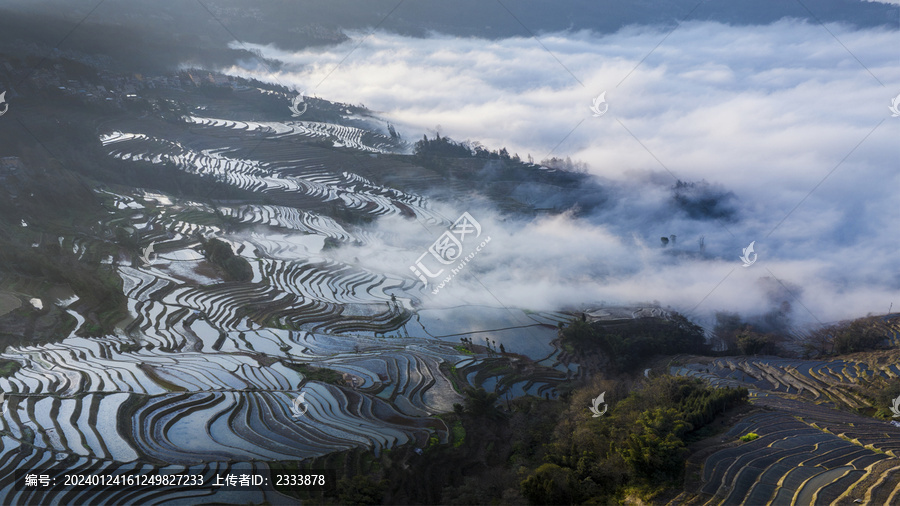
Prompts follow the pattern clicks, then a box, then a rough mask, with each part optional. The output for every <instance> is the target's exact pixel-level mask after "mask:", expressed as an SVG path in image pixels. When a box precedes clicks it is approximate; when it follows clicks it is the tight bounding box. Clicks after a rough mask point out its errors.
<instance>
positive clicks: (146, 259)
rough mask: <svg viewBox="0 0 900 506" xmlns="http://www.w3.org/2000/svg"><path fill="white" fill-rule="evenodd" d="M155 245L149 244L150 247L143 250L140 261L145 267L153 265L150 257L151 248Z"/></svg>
mask: <svg viewBox="0 0 900 506" xmlns="http://www.w3.org/2000/svg"><path fill="white" fill-rule="evenodd" d="M155 244H156V242H155V241H154V242H151V243H150V246H147V247H146V248H144V252H143V254H142V255H141V260H142V261H143V262H144V264H145V265H153V261H152V260H150V255H152V254H153V248H154V245H155Z"/></svg>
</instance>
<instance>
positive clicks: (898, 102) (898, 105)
mask: <svg viewBox="0 0 900 506" xmlns="http://www.w3.org/2000/svg"><path fill="white" fill-rule="evenodd" d="M2 96H3V95H0V97H2ZM888 109H890V111H891V112H892V113H893V114H891V117H892V118H897V117H900V95H897V96H896V97H894V99H893V100H891V106H890V107H888Z"/></svg>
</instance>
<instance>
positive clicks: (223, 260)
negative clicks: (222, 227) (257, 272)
mask: <svg viewBox="0 0 900 506" xmlns="http://www.w3.org/2000/svg"><path fill="white" fill-rule="evenodd" d="M201 242H202V243H203V255H204V256H205V257H206V259H207V260H209V261H210V262H212V263H213V264H214V265H216V266H217V267H219V268H220V269H222V270H223V271H224V272H225V276H226V277H227V278H228V279H231V280H233V281H250V280H251V279H253V268H252V267H250V262H248V261H247V259H245V258H242V257H240V256H237V255H235V254H234V251H232V249H231V245H230V244H228V243H227V242H225V241H221V240H219V239H209V240H206V239H203V238H201Z"/></svg>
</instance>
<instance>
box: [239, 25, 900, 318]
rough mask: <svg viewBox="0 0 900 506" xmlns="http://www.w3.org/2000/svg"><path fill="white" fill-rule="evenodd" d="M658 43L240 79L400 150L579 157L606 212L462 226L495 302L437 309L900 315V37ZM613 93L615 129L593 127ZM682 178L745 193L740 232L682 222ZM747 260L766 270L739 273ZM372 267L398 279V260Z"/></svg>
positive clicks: (764, 29)
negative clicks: (410, 146) (355, 124)
mask: <svg viewBox="0 0 900 506" xmlns="http://www.w3.org/2000/svg"><path fill="white" fill-rule="evenodd" d="M829 31H830V32H831V34H830V33H829ZM832 34H833V35H832ZM665 36H666V32H664V31H660V30H657V29H653V28H647V27H632V28H629V29H625V30H622V31H620V32H618V33H616V34H612V35H595V34H591V33H587V32H579V33H556V34H544V35H542V36H541V37H540V43H538V42H537V41H536V40H535V39H533V38H512V39H504V40H499V41H484V40H480V39H474V38H470V39H457V38H451V37H447V36H442V35H440V34H434V35H433V36H432V37H430V38H428V39H424V40H422V39H412V38H406V37H402V36H398V35H393V34H388V33H380V32H379V33H376V34H374V35H372V36H369V37H366V34H365V33H353V34H352V40H351V41H350V42H348V43H346V44H342V45H339V46H335V47H331V48H328V49H316V50H309V51H303V52H299V53H286V52H282V51H280V50H278V49H277V48H273V47H263V46H256V47H255V48H256V49H259V50H260V51H261V52H262V54H263V55H264V56H265V57H267V58H274V59H277V60H280V61H282V62H284V63H285V65H284V69H283V71H282V72H281V73H279V74H277V75H275V76H270V75H268V74H267V73H265V72H264V71H262V69H261V68H258V67H256V66H255V64H254V62H246V64H245V65H244V66H243V67H241V68H232V69H229V72H231V73H234V74H240V75H245V76H253V77H257V78H260V79H262V80H269V81H272V82H278V83H281V84H285V85H288V86H294V87H295V88H296V89H297V90H301V91H302V90H305V91H306V92H307V94H316V95H318V96H319V97H320V98H326V99H329V100H335V101H342V102H349V103H353V104H360V103H362V104H365V105H366V106H367V107H369V108H370V109H373V110H377V111H380V112H381V113H382V114H383V116H384V117H385V118H387V119H389V120H390V121H391V122H393V123H394V124H395V125H398V130H400V132H401V133H403V134H404V136H405V137H406V138H413V139H414V138H417V137H421V134H422V133H423V132H431V133H433V132H434V130H435V128H436V127H437V126H438V125H440V127H439V128H440V132H441V134H442V135H448V136H450V137H452V138H454V139H458V140H464V139H472V140H478V141H480V142H482V143H484V144H485V145H487V146H489V147H491V148H499V147H503V146H506V147H507V148H509V150H510V152H511V153H519V154H520V155H521V156H522V157H524V156H525V155H526V154H528V153H530V154H532V155H533V156H534V157H535V159H538V160H540V159H541V158H543V157H545V156H546V155H547V154H549V153H550V152H551V150H552V154H553V155H555V156H563V157H565V156H571V157H572V158H573V159H578V160H583V161H585V162H587V163H589V164H590V167H591V172H592V173H594V174H597V175H598V176H601V177H602V178H605V179H606V180H607V184H608V187H609V188H610V191H611V192H612V194H613V195H614V199H613V201H612V203H611V205H610V206H609V207H608V208H606V209H604V210H602V211H599V212H598V213H597V214H596V215H594V216H591V217H588V218H583V219H580V220H576V219H574V218H571V217H567V216H560V217H555V218H548V219H545V220H538V221H535V222H533V223H529V224H518V225H515V227H521V228H520V229H517V230H515V233H513V232H514V230H513V229H514V228H515V227H513V226H511V225H510V224H509V223H499V222H496V223H495V222H493V220H494V218H493V216H492V214H493V213H492V212H491V210H490V209H487V208H484V209H477V210H470V211H471V212H472V213H473V215H476V216H480V217H481V219H482V220H483V221H484V222H485V227H486V228H485V229H486V230H490V231H491V235H492V239H493V241H492V243H491V245H490V248H488V249H487V250H486V251H484V252H482V253H481V254H480V255H479V257H478V259H477V261H475V262H473V264H472V265H473V266H474V268H473V269H472V270H473V271H476V272H479V271H480V273H479V274H478V277H479V279H480V281H481V284H483V285H484V286H485V287H488V288H489V290H490V291H491V292H492V293H493V295H484V291H485V290H484V288H483V287H482V286H480V284H479V283H475V282H470V283H467V282H466V280H465V279H463V278H461V279H457V280H454V281H453V283H452V285H453V289H452V290H447V295H443V294H442V295H441V297H446V298H447V299H445V300H450V299H449V298H450V297H452V296H453V295H452V293H453V292H454V291H455V293H456V294H457V296H464V298H466V299H467V300H468V299H471V298H477V297H479V295H478V294H479V293H482V295H484V297H483V298H484V299H485V301H488V302H489V301H490V300H492V299H493V297H494V296H496V297H497V298H499V299H501V300H502V302H503V303H504V304H507V305H517V306H529V307H539V306H543V307H546V306H553V305H559V304H578V303H581V302H586V301H591V300H605V301H607V302H613V301H619V302H627V301H641V300H645V301H649V300H658V301H660V302H662V303H663V304H671V305H673V306H674V307H676V308H678V309H681V310H688V309H691V308H693V307H694V306H695V305H696V304H698V303H700V301H701V300H703V299H704V297H707V296H708V298H706V300H705V301H704V302H703V304H702V305H701V307H700V308H699V309H698V311H702V310H712V309H734V310H742V311H748V312H753V311H763V310H765V309H767V308H768V307H770V305H771V302H772V299H771V297H769V296H768V294H769V293H770V292H771V291H772V283H773V282H774V283H775V284H776V285H777V286H779V287H788V288H789V289H790V290H791V292H792V293H794V295H796V296H797V297H798V300H799V303H795V304H794V306H795V307H794V309H795V311H794V314H795V316H796V317H797V318H798V320H800V321H803V320H807V321H815V320H819V321H833V320H837V319H840V318H845V317H849V316H854V315H859V314H865V313H867V312H870V311H871V312H885V311H887V309H888V305H889V304H890V303H891V302H894V304H895V305H896V306H898V307H900V269H898V265H897V259H898V258H900V255H898V249H900V208H898V205H897V192H898V190H900V146H898V142H897V140H898V139H900V135H898V134H900V118H895V117H891V112H890V110H889V106H890V105H891V101H892V99H893V98H894V97H896V96H898V95H900V65H898V54H897V51H896V48H897V47H900V37H898V32H897V31H896V30H882V29H870V30H853V29H850V28H846V27H843V26H841V25H828V26H827V30H826V29H824V28H823V27H822V26H819V25H815V24H806V23H802V22H797V21H790V20H783V21H780V22H777V23H774V24H771V25H768V26H746V27H731V26H726V25H722V24H718V23H710V22H690V23H685V24H683V25H682V26H681V27H679V28H678V29H676V30H675V31H674V32H672V34H671V35H670V36H669V37H668V38H666V39H665V41H664V42H663V43H662V44H660V45H659V46H658V47H657V48H656V49H655V50H654V47H655V46H656V45H657V44H658V43H660V41H661V40H663V38H664V37H665ZM360 41H362V44H360ZM357 44H360V45H359V47H358V48H356V49H355V50H354V49H353V48H354V47H355V46H356V45H357ZM545 48H546V49H545ZM348 54H349V56H347V55H348ZM648 55H649V56H648ZM345 57H346V60H344V61H343V63H342V64H341V65H339V66H337V65H338V63H339V62H341V61H342V60H343V59H344V58H345ZM645 57H646V58H645ZM642 60H643V61H642ZM639 63H640V64H639ZM604 91H605V92H606V100H607V103H608V104H609V111H608V112H607V113H606V114H605V115H603V116H602V117H593V116H592V113H591V110H590V109H589V107H590V105H591V101H592V99H593V98H594V97H596V96H597V95H599V94H600V93H601V92H604ZM675 178H678V179H682V180H690V181H698V180H706V181H708V182H709V183H711V184H712V185H713V186H714V187H718V188H720V189H721V190H723V191H731V192H733V193H734V194H735V196H736V198H735V199H734V202H733V203H734V206H735V207H736V208H737V210H738V212H737V219H736V221H734V222H732V223H717V222H715V221H697V220H692V219H689V218H688V217H687V216H686V215H684V214H683V213H681V214H679V213H678V212H675V211H674V209H673V207H672V206H671V191H670V187H671V185H672V184H673V183H674V182H675ZM798 205H799V206H798ZM795 208H796V209H795ZM461 211H463V209H448V210H447V211H446V214H447V215H448V217H452V218H455V216H456V215H458V214H459V212H461ZM479 212H480V213H481V214H480V215H479V214H477V213H479ZM782 220H783V222H782ZM779 223H781V224H780V225H779ZM379 226H381V227H384V228H385V229H386V230H389V231H391V232H394V233H399V234H400V235H401V236H407V237H408V238H409V239H410V240H409V241H408V242H406V243H404V244H403V247H407V248H408V255H409V257H410V258H408V261H409V262H408V263H411V261H412V260H414V259H415V257H416V256H418V253H417V251H418V250H420V249H422V250H424V248H427V246H428V245H429V244H421V243H422V241H423V239H422V229H421V227H419V226H418V225H409V224H408V223H403V222H399V221H398V222H396V223H395V222H388V221H384V222H382V223H380V225H379ZM439 233H440V231H439V230H433V234H434V236H435V237H436V236H437V235H438V234H439ZM669 234H676V235H677V236H678V238H679V239H678V246H679V248H681V249H683V250H693V251H696V250H697V249H698V247H697V244H696V241H697V239H698V238H699V237H700V236H705V238H706V245H707V253H709V254H710V255H712V256H715V257H716V258H713V259H709V258H707V259H700V258H692V257H688V256H681V257H673V256H671V254H667V251H666V250H663V249H662V248H661V247H660V243H659V237H660V236H664V235H669ZM751 241H756V244H755V250H756V252H757V253H758V255H759V260H758V262H757V263H756V264H754V265H752V266H751V267H748V268H743V267H742V266H741V261H740V260H739V259H738V257H739V256H740V255H741V249H742V248H744V247H746V246H747V245H748V244H749V243H750V242H751ZM668 250H671V248H668ZM357 253H359V252H357ZM369 257H370V259H371V261H372V262H376V261H377V262H379V263H382V264H384V265H382V267H384V268H390V267H391V266H394V270H395V271H397V272H401V271H403V270H404V269H405V265H399V266H397V265H395V264H396V263H397V262H396V259H393V260H392V259H391V258H390V255H385V258H380V259H378V260H376V258H378V257H379V253H378V252H377V251H372V252H371V254H370V255H369ZM408 263H407V264H406V265H408ZM729 273H730V274H729ZM726 277H727V279H726ZM762 278H770V279H769V280H768V281H767V280H765V279H762ZM723 279H724V280H725V281H723ZM773 279H777V281H772V280H773ZM470 281H471V280H470ZM523 286H527V287H529V289H527V290H523V289H522V287H523ZM469 292H471V293H469ZM710 294H711V295H710ZM795 302H796V301H795ZM802 306H805V308H806V309H808V310H809V311H807V310H806V309H804V308H803V307H802Z"/></svg>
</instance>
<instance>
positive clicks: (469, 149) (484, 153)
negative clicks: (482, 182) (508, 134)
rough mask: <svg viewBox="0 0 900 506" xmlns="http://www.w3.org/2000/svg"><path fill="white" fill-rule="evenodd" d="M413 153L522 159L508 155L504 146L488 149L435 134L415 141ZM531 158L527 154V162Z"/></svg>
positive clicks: (424, 156) (506, 159) (456, 156)
mask: <svg viewBox="0 0 900 506" xmlns="http://www.w3.org/2000/svg"><path fill="white" fill-rule="evenodd" d="M414 153H415V154H416V156H418V157H419V158H426V159H428V158H437V157H440V158H483V159H486V160H505V161H511V162H516V163H520V162H522V160H521V159H520V158H519V155H518V154H515V155H510V154H509V151H507V149H506V148H500V149H499V150H496V149H495V150H493V151H491V150H489V149H487V148H485V147H484V146H482V145H481V144H480V143H478V142H456V141H454V140H453V139H450V138H449V137H441V134H435V136H434V138H433V139H429V138H428V136H427V135H424V136H422V140H420V141H418V142H416V144H415V146H414ZM531 162H532V159H531V157H530V155H529V163H531Z"/></svg>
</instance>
